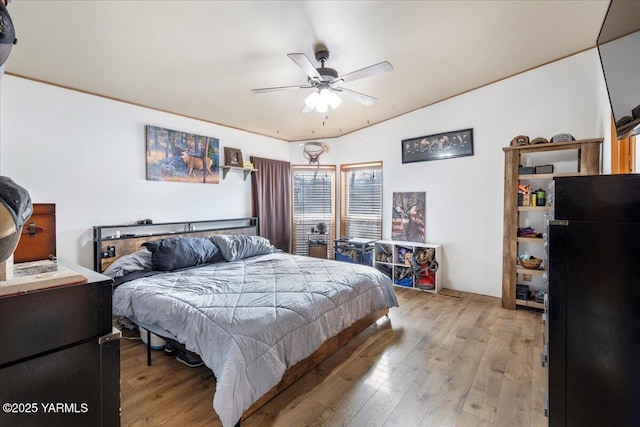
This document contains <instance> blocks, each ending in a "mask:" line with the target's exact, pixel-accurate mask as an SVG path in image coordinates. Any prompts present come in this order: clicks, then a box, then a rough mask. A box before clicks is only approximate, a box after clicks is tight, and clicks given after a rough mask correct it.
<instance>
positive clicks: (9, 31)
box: [0, 0, 18, 66]
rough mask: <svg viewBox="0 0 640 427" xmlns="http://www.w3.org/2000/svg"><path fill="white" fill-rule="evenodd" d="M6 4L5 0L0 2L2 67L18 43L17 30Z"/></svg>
mask: <svg viewBox="0 0 640 427" xmlns="http://www.w3.org/2000/svg"><path fill="white" fill-rule="evenodd" d="M4 3H5V0H0V66H2V65H3V64H4V63H5V61H6V60H7V58H8V57H9V54H10V53H11V48H12V47H13V45H14V44H16V43H18V39H17V38H16V30H15V28H14V27H13V22H12V21H11V17H10V16H9V12H8V11H7V8H6V7H5V5H4Z"/></svg>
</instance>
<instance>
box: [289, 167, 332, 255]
mask: <svg viewBox="0 0 640 427" xmlns="http://www.w3.org/2000/svg"><path fill="white" fill-rule="evenodd" d="M291 177H292V178H291V179H292V194H293V196H292V197H293V227H292V232H293V236H292V237H293V239H292V240H293V253H294V254H296V255H305V256H306V255H309V245H308V233H311V228H316V227H317V225H318V223H319V222H324V223H325V224H326V225H327V233H328V234H329V237H328V239H327V240H328V242H329V244H328V245H327V251H328V253H327V255H328V256H330V255H332V252H333V251H332V249H331V248H332V246H333V239H335V228H336V227H335V166H321V167H320V168H318V167H307V166H293V167H292V173H291Z"/></svg>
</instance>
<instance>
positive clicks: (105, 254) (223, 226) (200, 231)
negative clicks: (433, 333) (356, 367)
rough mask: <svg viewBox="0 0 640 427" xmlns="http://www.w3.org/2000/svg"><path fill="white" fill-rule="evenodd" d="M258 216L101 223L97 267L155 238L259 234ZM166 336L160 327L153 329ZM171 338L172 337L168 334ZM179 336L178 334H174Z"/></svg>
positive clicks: (307, 363)
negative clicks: (130, 223) (143, 222)
mask: <svg viewBox="0 0 640 427" xmlns="http://www.w3.org/2000/svg"><path fill="white" fill-rule="evenodd" d="M258 232H259V228H258V218H239V219H230V220H211V221H188V222H169V223H160V224H132V225H101V226H95V227H93V245H94V270H95V271H97V272H99V273H101V272H103V271H104V270H105V269H106V268H107V267H108V266H109V265H110V264H111V263H112V262H114V261H115V260H116V259H118V258H119V257H121V256H123V255H127V254H130V253H133V252H136V251H139V250H140V245H141V244H142V243H145V242H150V241H153V240H159V239H166V238H169V237H207V236H212V235H216V234H245V235H258ZM388 312H389V309H386V308H385V309H382V310H378V311H376V312H373V313H371V314H368V315H367V316H365V317H363V318H362V319H360V320H358V321H356V322H355V323H354V324H353V325H351V326H350V327H348V328H346V329H344V330H342V331H341V332H340V333H339V334H338V335H336V336H334V337H332V338H329V339H328V340H327V341H325V342H324V343H323V344H322V345H321V346H320V347H319V348H318V350H316V351H315V352H314V353H313V354H311V355H310V356H309V357H307V358H306V359H304V360H301V361H300V362H298V363H297V364H295V365H294V366H292V367H291V368H289V369H287V370H286V371H285V373H284V375H283V377H282V379H281V380H280V382H279V383H278V384H276V385H275V386H273V388H272V389H271V390H269V391H268V392H267V393H265V394H264V395H263V396H262V397H261V398H260V399H258V400H257V401H256V402H255V403H254V404H253V405H251V407H249V409H247V410H246V411H245V412H244V413H243V414H242V417H241V418H240V420H238V423H237V424H236V426H237V427H239V426H240V422H241V421H242V420H244V419H246V418H247V417H248V416H250V415H251V414H253V413H254V412H256V411H257V410H258V409H259V408H260V407H262V406H263V405H264V404H266V403H267V402H268V401H269V400H271V399H273V398H274V397H275V396H276V395H277V394H278V393H280V392H281V391H283V390H284V389H286V388H287V387H289V386H290V385H291V384H293V383H294V382H295V381H297V380H298V379H300V378H302V377H303V376H304V375H305V374H306V373H307V372H309V371H311V370H312V369H313V368H315V367H316V366H317V365H319V364H320V363H321V362H323V361H324V360H326V359H327V358H329V357H330V356H331V355H332V354H333V353H335V352H336V351H337V350H338V349H339V348H341V347H343V346H344V345H346V344H347V343H348V342H349V341H350V340H351V339H352V338H353V337H355V336H356V335H358V334H359V333H360V332H362V331H364V330H365V329H367V328H368V327H369V326H371V325H372V324H373V323H375V322H376V321H377V320H378V319H380V318H382V317H383V316H386V315H387V313H388ZM146 326H148V328H145V329H147V333H148V335H147V364H148V365H150V364H151V345H150V343H151V338H150V332H149V331H150V329H154V328H153V327H151V326H150V325H146ZM143 327H145V326H144V325H143ZM152 332H154V333H155V334H156V335H159V336H161V337H163V338H165V337H166V336H163V335H162V333H159V332H160V331H158V330H157V329H156V330H153V331H152ZM166 338H169V339H171V337H166ZM174 338H175V337H174Z"/></svg>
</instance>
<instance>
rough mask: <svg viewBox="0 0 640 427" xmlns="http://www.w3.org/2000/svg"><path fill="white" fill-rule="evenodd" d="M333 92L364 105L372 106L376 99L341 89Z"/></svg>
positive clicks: (338, 88)
mask: <svg viewBox="0 0 640 427" xmlns="http://www.w3.org/2000/svg"><path fill="white" fill-rule="evenodd" d="M333 90H334V91H336V92H339V93H340V94H341V95H344V96H346V97H348V98H351V99H353V100H354V101H357V102H359V103H361V104H364V105H372V104H373V103H374V102H375V101H376V98H374V97H373V96H369V95H365V94H364V93H360V92H356V91H355V90H349V89H345V88H343V87H337V88H335V89H333Z"/></svg>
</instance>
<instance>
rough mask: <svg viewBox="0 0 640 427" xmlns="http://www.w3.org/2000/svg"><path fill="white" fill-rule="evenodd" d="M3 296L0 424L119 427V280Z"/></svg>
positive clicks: (97, 277) (98, 278)
mask: <svg viewBox="0 0 640 427" xmlns="http://www.w3.org/2000/svg"><path fill="white" fill-rule="evenodd" d="M58 262H59V263H60V265H62V266H63V267H65V268H68V269H71V270H73V271H75V272H77V273H79V274H81V275H82V276H84V277H86V278H87V281H86V283H81V284H72V285H62V286H58V287H53V288H48V289H44V290H32V291H29V292H20V293H14V294H12V295H11V294H9V295H5V296H2V297H0V404H1V405H2V409H0V411H2V412H0V426H18V425H19V426H43V425H46V426H70V425H78V426H79V425H85V426H119V425H120V341H119V340H118V338H119V335H120V333H119V331H118V330H117V329H114V328H113V327H112V322H111V304H112V287H113V284H112V280H111V279H110V278H108V277H106V276H103V275H101V274H98V273H95V272H93V271H91V270H88V269H85V268H82V267H80V266H77V265H74V264H71V263H66V262H64V261H58Z"/></svg>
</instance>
